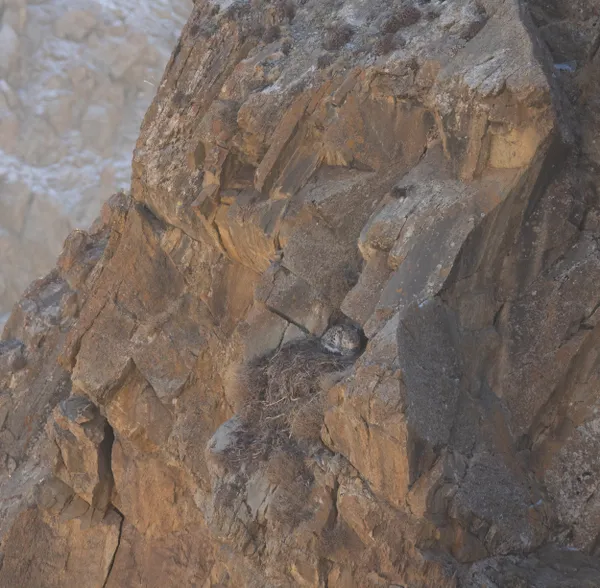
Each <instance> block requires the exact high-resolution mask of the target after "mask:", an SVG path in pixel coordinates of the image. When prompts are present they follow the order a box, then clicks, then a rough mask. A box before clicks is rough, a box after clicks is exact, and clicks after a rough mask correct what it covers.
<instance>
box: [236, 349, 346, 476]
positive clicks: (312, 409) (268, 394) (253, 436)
mask: <svg viewBox="0 0 600 588" xmlns="http://www.w3.org/2000/svg"><path fill="white" fill-rule="evenodd" d="M353 361H354V358H353V357H348V356H341V355H334V354H332V353H328V352H327V351H325V350H324V349H323V348H322V347H321V346H320V344H319V341H318V340H317V339H313V338H310V339H303V340H301V341H294V342H292V343H289V344H287V345H284V346H283V347H282V348H281V349H279V350H278V351H276V352H275V353H274V354H273V355H270V356H267V357H263V358H260V359H258V360H255V361H253V362H251V363H249V364H248V365H246V366H244V367H243V368H242V369H241V370H240V372H239V374H238V377H237V379H236V383H235V389H234V390H233V393H232V394H231V398H232V400H233V403H234V406H235V409H236V410H237V411H238V413H239V415H240V417H241V419H242V423H243V426H242V429H241V431H239V432H238V433H237V440H236V441H237V443H236V444H235V447H234V448H232V450H231V451H232V454H231V455H230V456H229V458H232V459H236V460H244V461H245V460H248V459H250V460H256V459H267V458H269V457H270V456H271V455H272V454H275V453H277V451H278V450H279V449H281V448H283V447H287V446H289V445H291V444H293V443H292V441H293V440H295V441H318V440H319V438H320V431H321V425H322V423H323V408H324V397H325V392H326V391H327V389H328V388H330V387H331V386H332V385H333V383H335V381H337V380H339V379H341V378H342V377H343V375H344V372H345V370H346V369H347V368H348V367H349V366H350V365H351V364H352V363H353ZM287 451H289V449H288V450H287ZM283 469H284V470H285V469H287V468H283Z"/></svg>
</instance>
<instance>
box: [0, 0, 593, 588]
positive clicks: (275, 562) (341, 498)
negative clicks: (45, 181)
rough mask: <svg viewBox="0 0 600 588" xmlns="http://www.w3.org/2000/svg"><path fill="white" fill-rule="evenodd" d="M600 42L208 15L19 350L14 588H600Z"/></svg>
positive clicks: (28, 319)
mask: <svg viewBox="0 0 600 588" xmlns="http://www.w3.org/2000/svg"><path fill="white" fill-rule="evenodd" d="M599 16H600V13H599V12H598V10H597V8H596V7H595V4H594V3H593V2H592V1H591V0H590V1H586V0H580V1H579V2H576V3H573V4H572V5H569V6H568V7H566V6H563V3H561V2H558V1H557V2H549V1H545V2H542V1H541V0H539V1H537V0H535V1H534V0H532V1H531V2H530V3H529V4H525V3H523V2H519V1H517V0H504V1H498V0H495V1H492V0H481V1H480V2H475V1H472V0H447V1H445V2H441V1H440V2H438V1H436V0H432V1H431V2H424V3H422V4H414V5H412V4H404V3H400V2H390V1H386V2H383V1H372V2H362V1H359V0H346V1H345V2H343V1H325V2H323V1H322V0H319V1H317V0H308V1H305V2H292V1H272V2H266V1H256V2H235V3H231V2H224V1H221V2H219V3H215V2H213V3H210V2H203V1H199V2H197V3H196V6H195V9H194V12H193V14H192V16H191V18H190V21H189V22H188V24H187V25H186V27H185V29H184V31H183V34H182V37H181V39H180V41H179V44H178V45H177V47H176V49H175V51H174V53H173V55H172V58H171V61H170V62H169V64H168V66H167V69H166V72H165V75H164V77H163V80H162V82H161V84H160V87H159V90H158V94H157V96H156V98H155V100H154V103H153V105H152V106H151V108H150V110H149V111H148V113H147V115H146V119H145V121H144V124H143V127H142V131H141V135H140V138H139V140H138V143H137V148H136V152H135V156H134V163H133V182H132V190H131V195H125V194H118V195H116V196H114V197H113V198H111V200H110V201H109V202H108V203H107V204H106V205H105V207H104V209H103V212H102V215H101V217H100V218H99V219H98V220H97V221H96V222H95V223H94V225H93V226H92V227H91V229H90V230H89V231H88V232H81V231H78V232H75V233H73V234H72V235H71V236H70V237H69V239H67V241H66V243H65V248H64V251H63V253H62V254H61V257H60V258H59V261H58V265H57V268H56V270H54V271H53V272H52V273H51V274H49V275H48V276H47V277H46V278H44V279H42V280H40V281H38V282H36V283H34V284H33V285H32V286H31V287H30V289H29V290H28V291H27V292H26V294H25V296H24V297H23V299H22V300H21V302H20V303H19V304H17V306H16V307H15V309H14V311H13V314H12V316H11V318H10V319H9V321H8V323H7V326H6V328H5V330H4V341H3V342H2V344H1V345H2V346H1V348H0V376H1V377H0V384H1V386H2V393H1V396H0V425H1V427H0V439H1V443H2V452H3V453H2V467H3V472H2V483H1V486H0V492H1V497H2V501H1V503H0V505H1V510H0V533H1V534H2V536H3V539H2V548H1V549H2V565H1V569H0V585H1V586H6V587H8V586H23V587H32V588H33V587H36V588H37V587H40V586H56V587H58V586H61V587H65V586H90V587H103V588H104V587H107V588H116V587H123V586H140V587H141V586H156V587H158V586H165V585H168V586H197V587H203V588H208V587H213V588H216V587H225V586H227V587H231V588H234V587H235V588H238V587H240V588H242V587H248V588H250V587H257V588H258V587H270V586H272V587H287V586H289V587H292V586H311V587H315V588H316V587H328V588H346V587H348V588H352V587H356V588H359V587H360V588H362V587H377V588H378V587H386V588H393V587H395V588H398V587H401V586H402V587H408V586H410V587H411V588H416V587H423V588H425V587H427V588H431V587H443V588H446V587H448V588H449V587H459V586H461V587H471V588H475V587H481V586H486V587H489V588H492V587H497V588H500V587H507V586H531V587H538V588H547V587H561V588H566V587H581V586H589V587H594V586H600V560H599V559H598V537H599V536H600V495H599V494H598V492H597V491H596V489H597V488H598V484H599V483H600V460H599V457H598V456H599V446H600V429H599V424H598V420H597V412H598V408H599V406H598V403H599V400H598V394H597V390H598V388H597V387H598V380H599V378H600V360H599V357H598V344H599V337H600V330H599V329H600V327H599V326H598V317H599V316H600V315H599V311H598V306H599V304H600V296H599V294H598V292H597V290H596V285H597V284H598V283H599V280H600V255H599V249H598V237H599V236H600V203H599V201H598V197H597V183H598V181H599V178H598V169H599V167H598V166H599V165H600V154H599V153H600V152H599V151H598V147H597V145H596V139H595V137H596V131H597V130H598V128H600V127H599V125H598V122H600V120H599V117H600V106H599V104H598V102H597V100H596V95H597V84H598V63H597V62H598V59H600V57H598V55H597V50H598V46H599V45H600V36H598V35H599V33H598V32H597V28H596V25H597V23H598V18H599Z"/></svg>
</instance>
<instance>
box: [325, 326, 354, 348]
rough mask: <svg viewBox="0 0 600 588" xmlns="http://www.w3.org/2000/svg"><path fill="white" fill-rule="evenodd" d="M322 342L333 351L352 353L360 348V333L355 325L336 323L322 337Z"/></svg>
mask: <svg viewBox="0 0 600 588" xmlns="http://www.w3.org/2000/svg"><path fill="white" fill-rule="evenodd" d="M321 343H322V345H323V347H325V349H327V351H330V352H331V353H339V354H341V355H351V354H353V353H356V352H357V351H358V350H359V349H360V335H359V334H358V331H357V330H356V329H354V328H353V327H348V326H345V325H336V326H334V327H331V328H330V329H329V330H328V331H327V332H326V333H325V334H324V335H323V336H322V337H321Z"/></svg>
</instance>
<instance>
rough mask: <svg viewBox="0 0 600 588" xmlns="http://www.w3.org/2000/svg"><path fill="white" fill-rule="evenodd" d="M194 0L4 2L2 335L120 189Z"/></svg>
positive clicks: (0, 17) (0, 77)
mask: <svg viewBox="0 0 600 588" xmlns="http://www.w3.org/2000/svg"><path fill="white" fill-rule="evenodd" d="M191 8H192V0H0V328H1V327H2V324H3V323H4V321H5V320H6V318H7V315H8V313H9V312H10V309H11V307H12V305H13V303H14V302H15V301H16V300H17V299H18V297H19V296H20V295H21V293H22V291H23V290H24V289H25V288H26V287H27V286H28V284H29V283H30V282H31V281H32V280H33V279H35V278H36V277H39V276H41V275H43V274H44V273H45V272H47V271H48V270H49V269H50V268H51V267H53V266H54V263H55V258H56V256H57V255H58V253H59V252H60V250H61V247H62V243H63V241H64V239H65V237H66V236H67V234H68V233H69V231H70V230H71V229H73V228H76V227H87V226H88V225H89V224H90V223H91V221H93V219H94V218H95V217H96V215H97V214H98V211H99V209H100V206H101V204H102V202H103V201H104V200H105V199H106V198H107V197H108V196H109V195H110V194H112V193H113V192H115V191H117V190H119V189H121V188H125V189H126V188H127V187H128V185H129V179H130V167H131V166H130V163H131V156H132V151H133V147H134V144H135V141H136V139H137V135H138V130H139V126H140V123H141V120H142V117H143V115H144V113H145V111H146V109H147V107H148V106H149V104H150V101H151V100H152V98H153V96H154V94H155V92H156V87H157V85H158V83H159V82H160V78H161V76H162V72H163V69H164V67H165V64H166V62H167V60H168V58H169V56H170V53H171V50H172V48H173V46H174V45H175V43H176V41H177V39H178V36H179V32H180V31H181V28H182V27H183V25H184V24H185V22H186V20H187V18H188V15H189V13H190V11H191Z"/></svg>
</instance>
